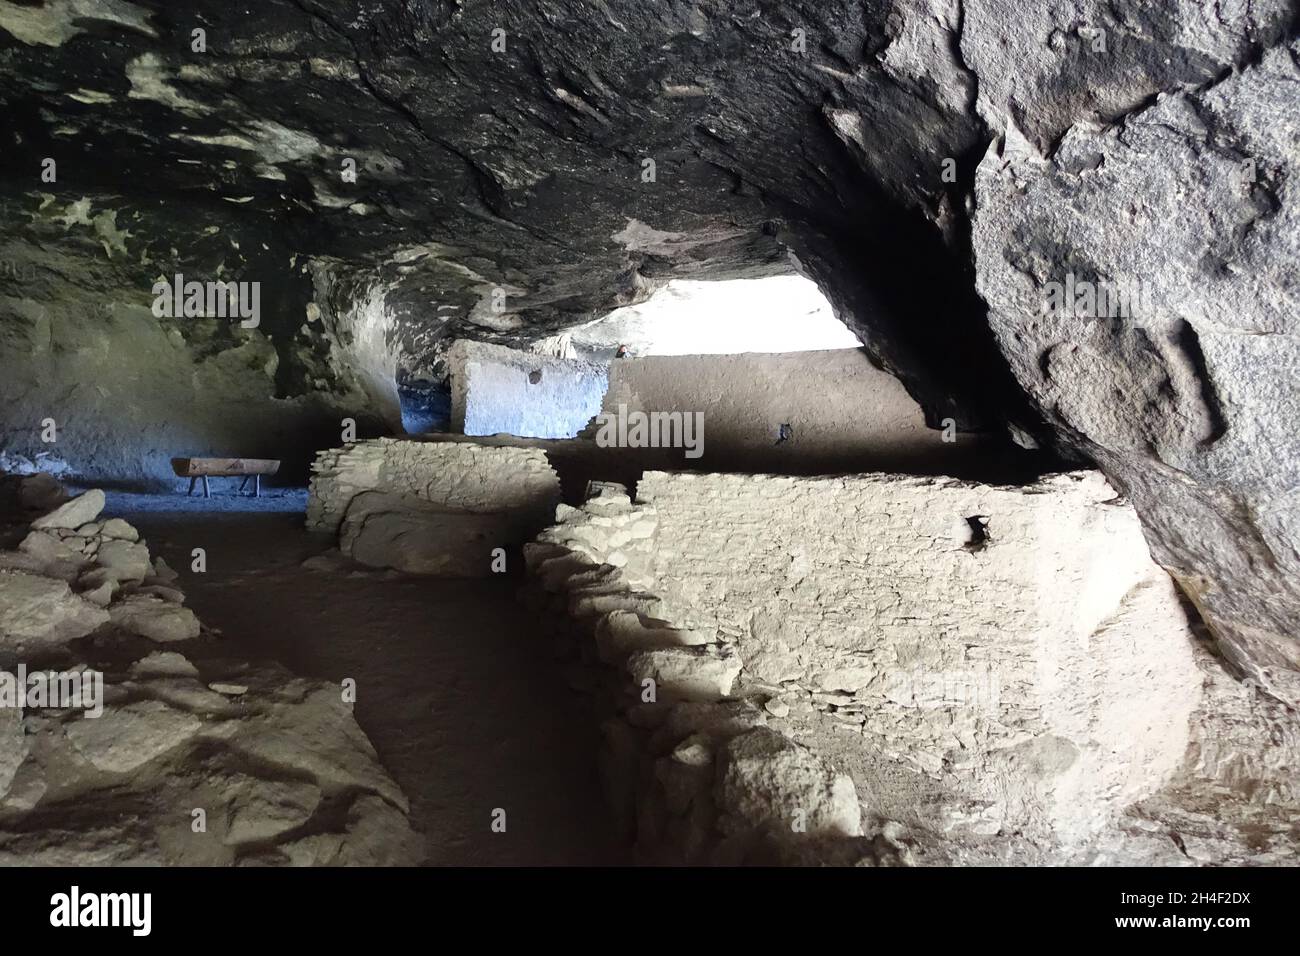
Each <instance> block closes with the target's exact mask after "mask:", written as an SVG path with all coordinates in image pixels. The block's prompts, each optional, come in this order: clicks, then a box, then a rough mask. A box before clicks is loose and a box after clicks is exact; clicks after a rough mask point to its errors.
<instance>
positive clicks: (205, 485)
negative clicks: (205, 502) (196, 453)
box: [203, 475, 212, 498]
mask: <svg viewBox="0 0 1300 956" xmlns="http://www.w3.org/2000/svg"><path fill="white" fill-rule="evenodd" d="M203 497H204V498H211V497H212V489H211V488H209V487H208V476H207V475H204V476H203Z"/></svg>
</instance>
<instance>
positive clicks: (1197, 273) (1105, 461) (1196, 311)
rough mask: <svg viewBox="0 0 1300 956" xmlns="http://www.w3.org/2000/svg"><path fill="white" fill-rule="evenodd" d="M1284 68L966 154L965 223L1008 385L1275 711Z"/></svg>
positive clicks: (1288, 496) (1296, 461)
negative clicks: (1095, 478)
mask: <svg viewBox="0 0 1300 956" xmlns="http://www.w3.org/2000/svg"><path fill="white" fill-rule="evenodd" d="M1298 59H1300V45H1297V44H1292V45H1291V46H1289V47H1278V48H1275V49H1273V50H1270V51H1269V52H1268V53H1267V54H1266V55H1264V56H1263V57H1261V58H1260V60H1259V62H1258V63H1256V64H1252V65H1250V66H1248V67H1247V68H1245V69H1243V70H1242V71H1240V72H1239V73H1235V74H1233V75H1230V76H1227V77H1224V78H1223V79H1222V80H1221V81H1220V82H1217V83H1214V84H1211V85H1209V86H1208V87H1206V88H1204V89H1198V90H1194V91H1188V92H1179V93H1171V94H1169V95H1166V96H1162V97H1160V98H1159V99H1157V100H1156V101H1155V102H1154V103H1150V104H1143V105H1142V106H1141V107H1140V108H1138V109H1135V110H1134V111H1132V112H1131V113H1128V114H1126V115H1125V116H1123V117H1122V118H1120V119H1119V120H1117V121H1116V122H1114V123H1113V124H1110V125H1105V126H1103V125H1100V124H1080V125H1077V126H1075V127H1072V128H1071V129H1070V130H1069V131H1068V132H1067V133H1065V135H1064V136H1063V137H1062V138H1061V140H1060V142H1059V143H1058V144H1057V145H1056V147H1055V149H1054V150H1053V151H1052V152H1051V153H1050V155H1045V154H1044V153H1042V152H1040V151H1039V150H1037V149H1036V148H1035V147H1033V146H1032V144H1031V143H1029V141H1028V140H1026V139H1024V138H1023V137H1022V138H1015V137H1012V136H1008V137H1007V139H1006V140H1005V141H1004V142H1003V143H1002V144H1001V146H1000V147H997V148H991V149H990V150H989V152H988V154H987V155H986V156H985V157H984V159H983V161H982V162H981V164H980V167H979V172H978V178H977V180H976V189H975V196H976V203H977V209H976V216H975V229H974V248H975V260H976V265H977V270H978V284H979V290H980V293H981V295H983V296H984V298H985V299H986V300H987V301H988V303H989V305H990V313H989V318H990V322H991V323H992V327H993V330H994V332H995V334H996V335H997V337H998V341H999V344H1000V346H1001V348H1002V351H1003V352H1004V354H1005V355H1006V356H1007V357H1008V359H1009V360H1010V362H1011V366H1012V368H1013V370H1014V372H1015V374H1016V376H1017V378H1018V380H1019V381H1020V382H1021V384H1022V385H1023V386H1024V388H1025V389H1026V391H1027V392H1028V393H1029V394H1030V395H1031V396H1032V397H1033V398H1034V400H1035V402H1037V403H1038V405H1039V406H1040V407H1041V408H1043V409H1045V410H1046V412H1047V414H1048V416H1049V417H1050V419H1051V420H1052V422H1053V423H1054V424H1055V425H1057V427H1058V428H1060V429H1061V431H1062V433H1064V434H1066V435H1068V436H1072V438H1073V440H1074V441H1075V442H1076V443H1077V445H1078V446H1079V447H1081V448H1083V449H1085V450H1086V451H1087V452H1088V453H1089V454H1090V455H1091V456H1092V457H1093V458H1095V459H1096V460H1097V461H1098V462H1099V463H1100V464H1101V465H1102V467H1104V468H1105V469H1106V470H1107V472H1108V473H1109V474H1110V475H1112V476H1113V478H1114V480H1115V481H1116V483H1117V485H1118V486H1119V487H1120V488H1122V489H1123V490H1124V491H1125V492H1126V493H1127V494H1129V495H1130V497H1131V498H1132V500H1133V501H1134V503H1135V504H1136V506H1137V508H1138V511H1139V513H1140V514H1141V515H1142V516H1143V521H1144V524H1145V526H1146V528H1147V532H1148V536H1149V537H1150V539H1151V542H1152V547H1153V550H1154V552H1155V555H1156V557H1157V558H1158V560H1160V562H1161V563H1162V564H1164V565H1165V566H1166V567H1167V568H1168V569H1169V570H1170V572H1171V573H1172V574H1173V575H1174V576H1175V578H1176V579H1177V580H1178V582H1179V584H1180V585H1181V586H1182V588H1183V590H1184V591H1185V592H1186V593H1187V594H1188V595H1189V596H1190V597H1191V598H1192V599H1193V600H1194V601H1195V602H1196V604H1197V606H1198V607H1199V608H1200V610H1201V612H1202V613H1203V614H1204V615H1205V617H1206V618H1207V620H1208V621H1209V622H1210V623H1211V625H1212V626H1213V627H1214V628H1215V631H1216V633H1217V634H1218V635H1219V637H1220V639H1221V642H1222V643H1221V646H1222V648H1223V650H1224V653H1225V656H1226V658H1227V659H1228V660H1229V662H1230V663H1231V664H1232V665H1233V666H1234V668H1236V669H1237V670H1238V671H1239V672H1240V673H1244V674H1245V675H1248V676H1249V677H1251V678H1252V679H1254V680H1255V681H1257V682H1259V683H1260V684H1261V685H1262V686H1264V687H1266V688H1267V689H1268V690H1269V692H1270V693H1273V694H1275V695H1276V696H1277V697H1278V698H1279V699H1280V700H1283V701H1286V702H1288V703H1290V704H1292V705H1293V706H1294V705H1296V704H1297V703H1300V644H1297V641H1296V636H1297V634H1300V585H1297V581H1300V547H1298V543H1300V497H1297V495H1298V491H1297V489H1300V437H1298V436H1297V433H1296V429H1295V427H1294V422H1295V420H1296V418H1297V416H1300V388H1297V387H1295V370H1296V368H1297V367H1298V366H1300V339H1297V330H1298V329H1300V326H1298V325H1297V316H1300V287H1298V286H1297V284H1296V281H1295V263H1296V261H1297V259H1298V258H1300V198H1298V197H1297V195H1296V187H1295V176H1296V174H1297V172H1300V147H1297V143H1298V142H1300V103H1298V102H1297V98H1296V96H1295V95H1294V90H1295V88H1296V85H1297V84H1298V83H1300V66H1298V65H1297V61H1298ZM1067 282H1069V283H1071V285H1072V291H1073V293H1074V294H1073V297H1072V301H1063V299H1062V296H1063V294H1064V292H1065V287H1066V284H1067ZM1097 290H1100V291H1103V292H1109V293H1111V298H1110V300H1109V301H1105V300H1102V299H1098V300H1097V301H1096V302H1092V303H1091V305H1090V296H1092V297H1095V294H1096V292H1097ZM1054 292H1055V293H1058V294H1057V296H1056V298H1055V299H1053V300H1051V301H1050V302H1049V299H1048V296H1049V294H1052V293H1054ZM1122 292H1127V293H1128V296H1127V299H1125V298H1121V297H1120V296H1119V295H1118V294H1115V293H1122ZM1058 306H1059V307H1058Z"/></svg>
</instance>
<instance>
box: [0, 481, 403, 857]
mask: <svg viewBox="0 0 1300 956" xmlns="http://www.w3.org/2000/svg"><path fill="white" fill-rule="evenodd" d="M70 504H71V505H72V506H75V507H76V508H83V509H88V510H87V513H85V514H79V515H78V516H77V517H78V518H81V519H85V520H84V521H83V522H82V524H81V525H80V526H79V527H78V528H76V533H77V534H78V535H79V536H83V537H85V538H86V540H88V541H90V542H91V543H92V544H96V545H97V547H98V550H99V551H100V553H102V550H103V548H104V547H105V546H107V545H108V544H112V543H118V544H129V545H132V547H135V548H138V549H141V550H143V552H144V562H145V565H146V567H151V566H150V564H149V557H148V550H147V546H146V545H145V544H144V543H143V542H136V541H135V539H138V538H139V535H138V533H137V532H136V530H135V529H134V528H132V527H131V526H130V525H128V524H127V523H126V522H124V521H121V520H120V519H110V520H108V521H106V522H102V523H100V522H97V521H95V520H94V519H95V518H97V517H98V514H99V509H100V507H102V505H103V495H102V493H99V492H94V493H88V494H87V495H83V496H82V497H81V498H80V499H75V500H74V501H73V502H71V503H70ZM90 512H93V513H90ZM56 514H58V515H60V516H59V517H54V518H47V519H46V520H44V521H39V522H37V523H39V524H42V525H44V526H47V527H49V528H51V529H53V530H67V527H66V526H67V525H68V524H70V522H69V521H67V520H65V519H66V518H67V516H68V515H69V514H71V511H70V510H69V506H64V508H63V509H61V510H60V513H56ZM46 533H47V532H44V531H34V532H33V534H46ZM110 534H111V535H112V536H113V537H107V535H110ZM29 537H30V536H29ZM31 560H32V561H34V562H36V563H37V564H38V565H39V561H38V559H36V558H31ZM50 560H51V562H52V563H51V566H49V567H45V568H40V567H37V568H32V569H30V570H28V571H23V572H10V571H0V672H3V675H0V685H2V686H0V702H3V703H2V704H0V865H16V864H21V865H32V864H48V865H117V864H130V865H145V864H148V865H153V864H173V865H208V866H220V865H234V864H260V865H267V864H270V865H338V864H358V865H376V864H402V863H406V864H410V863H415V862H418V861H417V860H416V858H415V857H416V854H415V853H414V852H413V851H412V849H411V847H412V846H413V845H414V843H415V841H414V834H413V833H412V831H411V829H410V825H409V823H408V822H407V818H406V813H407V802H406V798H405V796H404V795H403V794H402V792H401V791H400V790H399V789H398V787H397V786H396V784H394V783H393V781H392V779H391V778H390V777H389V776H388V775H387V773H386V772H385V771H384V770H383V768H381V767H380V766H379V764H378V762H377V759H376V755H375V751H374V748H373V747H371V745H370V743H369V741H368V740H367V739H366V738H365V736H364V734H362V733H361V730H360V728H358V727H357V724H356V722H355V720H354V719H353V717H352V713H351V707H350V705H348V704H346V703H345V702H344V699H343V694H342V693H341V691H340V689H339V688H337V687H332V686H329V685H326V684H322V683H319V682H316V681H309V680H302V679H298V678H295V677H294V676H293V675H291V674H289V673H288V672H286V671H285V670H284V669H283V668H280V667H279V666H277V665H274V664H266V663H263V664H250V663H247V662H242V661H236V660H226V659H223V658H222V657H221V656H220V649H219V647H218V646H216V645H215V643H214V642H213V641H211V640H208V641H203V640H195V639H196V638H199V636H200V628H199V624H198V621H197V619H196V618H195V617H194V614H193V613H192V612H191V611H189V610H188V609H187V608H184V607H182V606H181V605H180V604H179V603H178V602H179V600H181V599H182V598H183V595H181V593H180V592H179V591H177V590H176V589H175V588H172V587H167V586H165V584H164V583H163V581H162V579H160V578H158V577H156V576H155V575H154V574H153V571H152V568H151V570H150V572H149V573H148V576H147V577H145V578H144V579H143V580H131V579H125V580H124V579H119V578H110V579H107V580H105V581H104V582H103V583H101V584H99V585H97V586H96V588H95V590H96V591H97V592H98V591H100V590H103V591H104V593H103V595H102V597H103V599H104V601H103V603H104V604H107V605H108V606H107V610H105V609H103V608H101V607H99V606H97V605H96V604H94V603H91V602H89V601H86V600H83V599H82V598H81V597H79V596H77V595H76V594H73V593H72V592H71V591H70V589H69V585H68V582H67V579H66V578H65V574H66V572H67V571H68V565H69V561H68V559H65V558H60V557H53V558H51V559H50ZM103 570H104V569H103V568H92V569H91V570H89V571H87V572H86V573H85V574H83V575H82V577H81V579H80V580H77V577H76V575H77V571H76V569H75V568H74V570H73V573H72V580H73V581H74V582H76V583H75V585H74V586H76V587H82V586H83V584H84V582H85V580H86V578H87V577H90V576H92V575H95V574H97V573H99V572H102V571H103ZM38 590H39V593H38ZM160 595H163V596H160ZM110 602H111V603H110ZM92 631H93V636H91V637H90V638H89V639H88V640H80V638H82V637H84V636H87V635H90V634H91V632H92ZM173 641H176V642H184V643H183V644H181V645H180V646H182V647H183V648H184V652H183V653H181V652H178V651H176V650H167V651H163V650H159V649H157V642H173ZM20 665H22V666H24V667H26V668H27V671H28V674H29V675H30V674H31V673H32V672H36V671H44V672H53V673H56V674H59V675H63V677H64V678H67V676H68V675H71V674H74V673H77V672H82V673H85V674H89V675H94V674H99V675H100V679H101V680H102V682H103V684H102V687H103V695H102V698H100V699H99V700H98V703H99V704H101V705H102V713H96V712H95V707H94V706H93V705H94V703H95V701H94V700H83V704H84V706H80V707H78V706H69V707H63V706H60V707H55V706H52V704H53V702H49V701H47V702H46V703H50V704H51V706H36V705H35V704H34V703H33V702H31V701H30V700H29V701H28V702H27V704H28V705H27V706H22V703H23V702H22V701H15V700H14V699H12V694H13V687H14V681H16V679H17V675H18V674H19V673H20V671H19V669H18V668H19V666H20ZM29 680H30V677H29ZM87 692H88V693H93V692H91V691H87ZM5 694H9V695H11V696H10V697H9V698H6V697H5ZM15 703H17V704H18V706H14V704H15ZM61 703H66V702H61Z"/></svg>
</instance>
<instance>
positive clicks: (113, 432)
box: [0, 194, 400, 487]
mask: <svg viewBox="0 0 1300 956" xmlns="http://www.w3.org/2000/svg"><path fill="white" fill-rule="evenodd" d="M5 209H6V210H7V211H8V212H9V213H10V214H15V213H16V210H17V209H21V210H23V211H24V212H25V214H26V215H27V216H28V221H27V223H26V224H25V225H24V226H23V227H21V228H19V229H16V230H13V231H11V232H10V233H8V234H6V235H5V236H4V238H3V239H2V240H0V263H3V266H4V267H3V268H2V269H0V345H2V346H3V347H0V403H2V404H3V407H4V410H5V412H4V417H3V421H2V422H0V453H3V454H5V455H6V456H8V459H7V460H8V461H9V462H10V463H11V464H13V463H17V462H22V461H23V460H28V461H31V460H35V459H36V458H37V457H38V456H44V457H43V458H42V459H41V461H42V462H43V464H44V465H45V466H46V467H51V468H53V469H54V470H57V471H59V472H62V473H66V474H67V475H69V476H72V477H76V478H80V479H82V480H85V481H88V482H91V481H93V482H101V483H106V484H110V485H116V484H136V485H144V486H152V487H170V486H171V483H172V482H174V481H175V477H174V474H173V472H172V470H171V467H170V464H169V460H170V459H171V458H172V457H176V456H192V455H215V456H221V457H260V458H279V459H281V460H282V461H283V462H284V465H283V469H282V473H281V476H280V478H281V480H288V481H295V480H296V481H300V482H301V481H303V480H304V479H305V477H306V471H307V465H308V463H309V462H310V460H311V458H312V457H313V456H314V454H315V452H316V451H317V450H318V449H320V448H321V447H326V446H330V445H335V444H338V443H339V442H340V441H341V439H342V436H343V432H344V427H345V422H344V420H345V419H348V418H350V419H352V420H353V422H354V426H355V427H354V431H355V432H356V433H358V434H360V435H367V434H375V433H377V432H378V433H382V432H383V431H385V430H388V429H390V428H391V427H392V419H393V413H394V411H395V405H394V406H393V408H392V410H390V408H389V407H387V406H386V405H385V404H384V403H383V401H382V399H383V395H382V393H380V392H378V391H377V390H376V389H374V388H371V387H369V382H368V381H367V380H366V379H365V378H363V377H362V376H360V375H359V374H357V371H356V370H359V369H364V368H365V359H366V356H365V354H364V346H365V344H366V343H365V340H364V339H363V338H362V337H361V336H359V335H358V334H357V326H359V325H360V323H358V322H357V321H356V320H355V318H354V313H355V312H356V311H357V310H356V309H352V310H351V311H344V313H343V315H342V316H341V317H336V316H335V314H334V308H333V307H332V306H331V304H330V302H329V300H328V297H326V296H324V295H322V300H323V301H324V302H325V307H324V308H323V309H322V308H321V307H320V306H319V305H318V304H317V303H316V301H315V298H314V295H315V294H316V283H315V282H313V280H312V277H311V276H310V275H309V274H307V273H306V270H305V269H303V268H297V267H295V262H294V260H293V258H292V255H291V253H289V252H288V251H287V250H285V249H284V248H283V247H281V246H279V244H278V242H277V245H276V247H275V248H274V250H272V247H271V246H270V242H263V241H258V240H259V237H258V234H257V232H256V231H255V227H254V231H252V232H251V234H250V232H249V229H250V225H251V224H250V223H249V222H247V221H245V220H243V219H241V218H240V217H238V216H233V217H232V216H230V215H228V214H221V213H215V212H214V213H213V215H212V216H211V220H212V224H211V225H210V226H209V227H208V228H207V229H206V230H205V235H206V237H207V238H206V240H205V241H204V242H202V243H200V244H198V245H191V246H188V247H187V248H186V253H185V254H184V255H181V254H180V253H179V252H178V251H177V250H176V249H175V248H174V247H171V246H170V245H169V242H170V241H171V238H174V237H169V233H168V229H169V228H170V224H169V221H168V219H167V217H166V216H165V215H160V214H158V213H156V212H153V211H150V210H148V209H144V208H141V207H139V206H138V205H133V204H131V203H121V202H115V201H114V199H113V197H82V198H80V199H77V200H75V201H71V202H66V203H65V202H63V201H60V200H58V199H56V198H55V197H54V196H53V195H49V194H46V195H44V196H42V197H39V198H31V199H27V200H23V201H19V202H16V203H15V204H12V205H5ZM236 237H238V238H236ZM261 238H264V239H265V240H271V241H275V240H274V237H273V236H269V235H268V236H265V237H261ZM304 265H305V264H304ZM177 274H179V275H181V276H182V277H183V281H185V282H191V281H198V282H203V283H207V282H210V281H231V282H248V283H252V282H256V283H257V299H256V304H257V314H256V315H255V316H253V317H252V318H249V319H244V318H243V317H242V316H241V315H239V314H229V315H227V316H221V317H217V316H215V315H213V316H207V315H201V316H188V315H184V314H181V315H171V314H161V315H160V314H158V313H159V312H164V313H166V312H167V311H168V310H167V309H164V308H161V307H158V308H155V306H157V304H158V296H157V295H155V283H157V282H160V281H161V282H166V283H174V282H175V278H174V277H175V276H176V275H177ZM251 291H252V287H251V285H250V286H249V292H250V295H249V298H248V299H246V300H245V303H244V304H245V305H247V306H250V308H248V309H246V311H247V312H248V313H249V315H252V312H253V310H252V309H251V306H252V305H253V299H252V298H251ZM166 298H167V299H168V300H169V304H170V305H171V306H172V307H173V308H172V310H171V311H174V297H172V296H167V297H166ZM381 305H382V303H381ZM205 308H206V303H205ZM227 311H228V312H229V311H231V310H229V309H228V310H227ZM373 311H380V312H381V313H382V308H379V309H377V310H376V309H374V308H372V312H373ZM254 320H255V324H254ZM245 323H247V324H248V327H244V326H245ZM381 335H382V332H381ZM390 388H392V386H391V383H390ZM394 401H395V397H394ZM48 422H52V423H53V427H49V426H48V424H47V423H48ZM399 427H400V426H399ZM49 439H52V440H49Z"/></svg>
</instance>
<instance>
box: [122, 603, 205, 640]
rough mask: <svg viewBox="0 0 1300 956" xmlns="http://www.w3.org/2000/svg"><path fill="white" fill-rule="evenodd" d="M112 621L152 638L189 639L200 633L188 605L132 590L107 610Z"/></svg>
mask: <svg viewBox="0 0 1300 956" xmlns="http://www.w3.org/2000/svg"><path fill="white" fill-rule="evenodd" d="M108 613H109V616H110V617H111V618H112V621H113V623H114V624H115V625H116V626H118V627H120V628H122V629H123V630H127V631H130V632H131V633H133V634H139V635H140V636H141V637H147V638H149V640H151V641H158V642H159V643H167V642H169V641H190V640H193V639H194V638H196V637H198V636H199V631H200V627H199V619H198V618H197V617H195V616H194V612H193V611H191V610H190V609H189V608H187V607H182V606H181V605H179V604H174V603H172V602H171V601H164V600H161V599H159V598H155V597H150V596H147V595H140V594H133V595H131V596H130V597H127V598H125V599H123V600H121V601H119V602H118V603H117V604H114V605H113V606H112V607H110V608H109V610H108Z"/></svg>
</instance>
